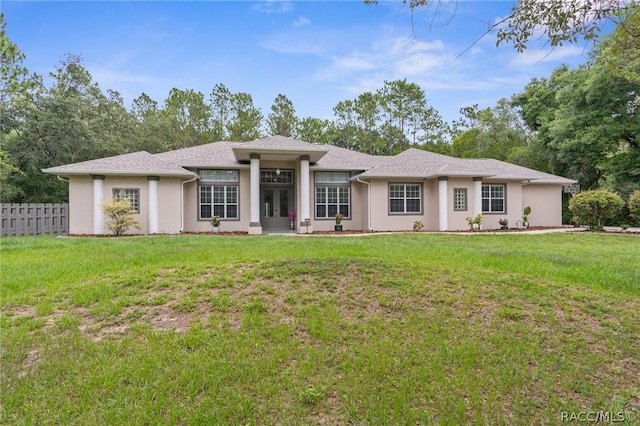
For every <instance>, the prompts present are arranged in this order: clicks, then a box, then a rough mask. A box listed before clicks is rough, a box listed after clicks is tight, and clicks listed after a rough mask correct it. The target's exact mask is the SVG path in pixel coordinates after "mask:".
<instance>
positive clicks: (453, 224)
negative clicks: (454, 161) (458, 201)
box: [435, 178, 475, 231]
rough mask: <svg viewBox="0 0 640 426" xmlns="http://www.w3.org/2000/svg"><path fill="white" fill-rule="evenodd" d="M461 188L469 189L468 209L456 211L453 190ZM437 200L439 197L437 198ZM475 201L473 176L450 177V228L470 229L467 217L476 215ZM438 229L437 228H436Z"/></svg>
mask: <svg viewBox="0 0 640 426" xmlns="http://www.w3.org/2000/svg"><path fill="white" fill-rule="evenodd" d="M457 188H461V189H466V190H467V209H466V210H460V211H454V209H453V190H454V189H457ZM436 202H437V199H436ZM474 202H475V194H474V191H473V179H472V178H450V179H449V181H448V184H447V211H448V213H449V223H448V225H449V230H451V231H462V230H467V229H469V223H468V222H467V217H474V216H475V215H474V214H473V204H474ZM436 226H437V224H436ZM435 229H437V228H435Z"/></svg>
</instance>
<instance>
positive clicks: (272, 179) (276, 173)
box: [260, 169, 293, 185]
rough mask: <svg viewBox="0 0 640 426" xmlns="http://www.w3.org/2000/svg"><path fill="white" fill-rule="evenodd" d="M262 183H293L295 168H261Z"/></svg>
mask: <svg viewBox="0 0 640 426" xmlns="http://www.w3.org/2000/svg"><path fill="white" fill-rule="evenodd" d="M260 183H266V184H274V183H277V184H283V185H293V170H280V169H274V170H269V169H263V170H260Z"/></svg>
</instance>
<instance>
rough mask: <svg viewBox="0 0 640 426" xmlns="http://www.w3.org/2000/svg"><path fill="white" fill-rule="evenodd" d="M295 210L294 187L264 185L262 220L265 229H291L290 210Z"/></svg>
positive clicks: (261, 194)
mask: <svg viewBox="0 0 640 426" xmlns="http://www.w3.org/2000/svg"><path fill="white" fill-rule="evenodd" d="M291 210H295V203H294V200H293V188H292V187H287V188H283V187H271V188H270V187H262V189H261V190H260V222H261V224H262V228H263V229H270V230H275V229H280V230H284V229H290V220H289V211H291Z"/></svg>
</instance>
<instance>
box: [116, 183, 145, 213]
mask: <svg viewBox="0 0 640 426" xmlns="http://www.w3.org/2000/svg"><path fill="white" fill-rule="evenodd" d="M113 199H114V200H116V201H117V200H129V205H130V206H131V210H133V211H135V212H136V213H140V189H138V188H113Z"/></svg>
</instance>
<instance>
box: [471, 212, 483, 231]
mask: <svg viewBox="0 0 640 426" xmlns="http://www.w3.org/2000/svg"><path fill="white" fill-rule="evenodd" d="M482 218H483V216H482V213H478V214H477V215H476V217H475V218H474V219H473V228H474V229H475V230H477V231H482Z"/></svg>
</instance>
